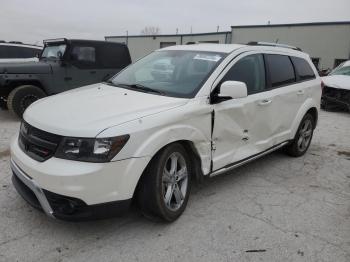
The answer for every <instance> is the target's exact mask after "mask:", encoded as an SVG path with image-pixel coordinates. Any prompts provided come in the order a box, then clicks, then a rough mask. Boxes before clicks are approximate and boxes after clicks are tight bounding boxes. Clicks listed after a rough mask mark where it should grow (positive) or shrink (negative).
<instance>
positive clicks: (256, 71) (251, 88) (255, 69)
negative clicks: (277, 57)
mask: <svg viewBox="0 0 350 262" xmlns="http://www.w3.org/2000/svg"><path fill="white" fill-rule="evenodd" d="M221 81H222V82H224V81H240V82H244V83H245V84H246V85H247V91H248V95H250V94H255V93H259V92H262V91H264V90H265V83H266V81H265V66H264V58H263V55H261V54H256V55H248V56H245V57H243V58H242V59H240V60H239V61H238V62H237V63H236V64H234V65H233V66H232V67H231V69H230V70H229V71H228V72H227V73H226V75H225V76H224V78H223V79H222V80H221Z"/></svg>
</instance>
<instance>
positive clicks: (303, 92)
mask: <svg viewBox="0 0 350 262" xmlns="http://www.w3.org/2000/svg"><path fill="white" fill-rule="evenodd" d="M304 94H305V91H304V90H299V91H298V92H297V95H298V96H302V95H304Z"/></svg>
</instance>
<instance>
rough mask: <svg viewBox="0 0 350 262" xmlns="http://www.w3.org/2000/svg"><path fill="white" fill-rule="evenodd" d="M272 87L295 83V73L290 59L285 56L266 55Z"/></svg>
mask: <svg viewBox="0 0 350 262" xmlns="http://www.w3.org/2000/svg"><path fill="white" fill-rule="evenodd" d="M266 63H267V65H268V67H269V72H270V80H271V86H272V87H279V86H283V85H287V84H290V83H294V82H295V73H294V68H293V65H292V62H291V61H290V58H289V57H288V56H285V55H266Z"/></svg>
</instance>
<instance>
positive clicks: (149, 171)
mask: <svg viewBox="0 0 350 262" xmlns="http://www.w3.org/2000/svg"><path fill="white" fill-rule="evenodd" d="M189 159H190V158H189V156H188V153H187V151H186V150H185V148H184V147H183V146H182V145H181V144H179V143H173V144H170V145H168V146H166V147H165V148H164V149H162V150H161V151H160V152H158V153H157V155H156V156H155V157H154V158H153V159H152V160H151V162H150V163H149V165H148V166H147V168H146V170H145V172H144V174H143V175H142V177H141V180H140V182H139V185H138V189H137V201H138V204H139V206H140V208H141V211H142V213H143V214H144V215H145V216H146V217H152V216H157V217H160V218H161V219H163V220H165V221H167V222H172V221H174V220H176V219H177V218H178V217H179V216H180V215H181V214H182V213H183V212H184V210H185V208H186V205H187V201H188V198H189V195H190V190H191V173H192V167H191V163H190V161H189Z"/></svg>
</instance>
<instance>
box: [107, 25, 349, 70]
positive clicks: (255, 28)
mask: <svg viewBox="0 0 350 262" xmlns="http://www.w3.org/2000/svg"><path fill="white" fill-rule="evenodd" d="M105 39H106V41H115V42H123V43H126V44H127V45H128V46H129V49H130V53H131V58H132V60H133V61H135V60H137V59H139V58H141V57H143V56H145V55H147V54H148V53H150V52H152V51H154V50H156V49H159V48H162V47H166V46H169V45H180V44H189V43H193V42H198V43H220V44H224V43H241V44H244V43H248V42H251V41H263V42H278V43H281V44H288V45H292V46H297V47H300V48H301V49H302V50H303V51H305V52H306V53H308V54H310V57H311V58H312V59H313V61H314V63H315V64H316V65H317V66H318V67H319V68H320V69H326V68H333V67H334V66H336V65H338V64H339V63H340V62H342V61H344V60H348V59H350V21H348V22H324V23H323V22H322V23H301V24H276V25H247V26H232V27H231V31H227V32H215V33H202V34H178V35H156V36H144V35H132V36H125V35H124V36H106V37H105Z"/></svg>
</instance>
